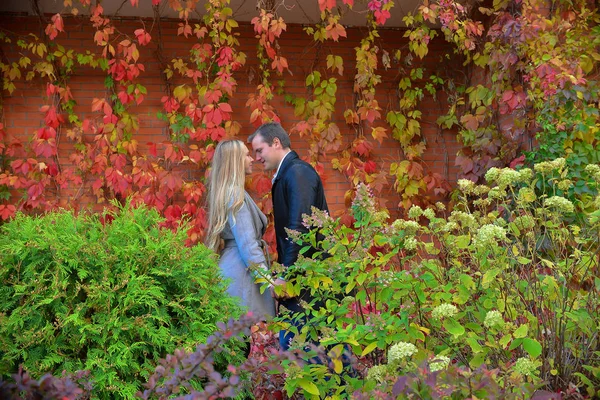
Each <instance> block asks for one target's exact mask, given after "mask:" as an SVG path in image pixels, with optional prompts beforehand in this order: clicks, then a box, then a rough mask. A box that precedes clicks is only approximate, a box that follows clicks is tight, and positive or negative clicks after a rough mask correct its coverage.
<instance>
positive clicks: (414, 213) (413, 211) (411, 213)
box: [408, 205, 423, 219]
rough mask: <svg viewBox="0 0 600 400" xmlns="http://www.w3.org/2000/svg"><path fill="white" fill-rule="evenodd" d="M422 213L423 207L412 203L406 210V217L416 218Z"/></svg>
mask: <svg viewBox="0 0 600 400" xmlns="http://www.w3.org/2000/svg"><path fill="white" fill-rule="evenodd" d="M421 215H423V209H422V208H421V207H419V206H417V205H414V206H412V207H411V208H410V210H408V218H410V219H417V218H419V217H420V216H421Z"/></svg>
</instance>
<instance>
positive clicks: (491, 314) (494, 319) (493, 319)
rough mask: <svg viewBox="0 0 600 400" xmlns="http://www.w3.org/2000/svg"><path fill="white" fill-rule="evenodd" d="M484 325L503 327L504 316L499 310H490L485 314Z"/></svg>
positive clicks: (487, 326)
mask: <svg viewBox="0 0 600 400" xmlns="http://www.w3.org/2000/svg"><path fill="white" fill-rule="evenodd" d="M483 325H484V326H485V327H486V328H494V327H501V326H503V325H504V318H502V314H501V313H500V311H498V310H492V311H488V312H487V314H486V315H485V320H484V321H483Z"/></svg>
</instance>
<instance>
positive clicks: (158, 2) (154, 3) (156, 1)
mask: <svg viewBox="0 0 600 400" xmlns="http://www.w3.org/2000/svg"><path fill="white" fill-rule="evenodd" d="M160 2H161V0H152V5H153V6H157V5H159V4H160Z"/></svg>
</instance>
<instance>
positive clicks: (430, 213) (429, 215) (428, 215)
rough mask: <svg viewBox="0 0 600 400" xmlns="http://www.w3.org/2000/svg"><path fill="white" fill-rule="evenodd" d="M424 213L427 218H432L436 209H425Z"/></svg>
mask: <svg viewBox="0 0 600 400" xmlns="http://www.w3.org/2000/svg"><path fill="white" fill-rule="evenodd" d="M423 215H424V216H425V218H427V219H429V220H432V219H434V218H435V211H433V210H432V209H431V208H427V209H425V211H423Z"/></svg>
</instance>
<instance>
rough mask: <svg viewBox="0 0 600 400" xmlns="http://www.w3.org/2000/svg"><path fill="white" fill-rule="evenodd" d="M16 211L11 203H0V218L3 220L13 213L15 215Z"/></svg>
mask: <svg viewBox="0 0 600 400" xmlns="http://www.w3.org/2000/svg"><path fill="white" fill-rule="evenodd" d="M16 212H17V209H16V207H15V206H13V205H12V204H2V205H0V218H2V219H3V220H7V219H9V218H10V217H12V216H13V215H15V213H16Z"/></svg>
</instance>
